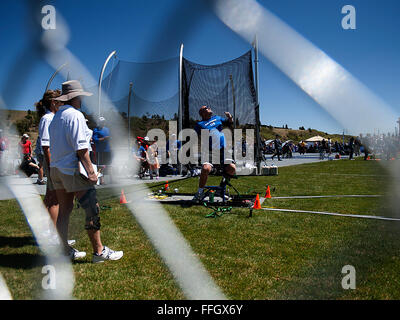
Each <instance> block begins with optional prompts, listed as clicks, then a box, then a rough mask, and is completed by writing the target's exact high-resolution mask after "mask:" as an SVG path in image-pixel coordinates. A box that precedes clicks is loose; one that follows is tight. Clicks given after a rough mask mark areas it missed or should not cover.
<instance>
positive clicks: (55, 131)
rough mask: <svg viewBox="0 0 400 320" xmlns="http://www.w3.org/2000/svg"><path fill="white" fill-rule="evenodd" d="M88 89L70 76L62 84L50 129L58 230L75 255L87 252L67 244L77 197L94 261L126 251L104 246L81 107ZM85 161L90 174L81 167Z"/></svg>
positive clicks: (72, 256)
mask: <svg viewBox="0 0 400 320" xmlns="http://www.w3.org/2000/svg"><path fill="white" fill-rule="evenodd" d="M91 95H92V93H89V92H85V91H84V90H83V88H82V86H81V84H80V82H79V81H77V80H70V81H67V82H64V83H63V84H62V93H61V96H59V97H57V98H54V100H57V101H62V102H64V105H63V106H61V107H60V108H59V110H58V111H57V113H56V114H55V115H54V118H53V121H52V122H51V124H50V127H49V133H50V153H51V164H50V176H51V179H52V182H53V184H54V189H55V190H56V193H57V198H58V201H59V204H60V207H59V214H58V218H57V230H58V232H59V234H60V237H61V239H62V241H63V243H64V245H65V247H66V250H67V251H68V253H69V255H70V257H71V258H72V259H79V258H83V257H85V256H86V253H85V252H80V251H78V250H76V249H74V248H72V247H69V246H68V245H67V237H68V225H69V217H70V214H71V212H72V209H73V201H74V197H76V198H77V199H78V202H79V204H80V206H81V207H82V208H83V209H84V210H85V213H86V223H85V229H86V230H87V233H88V236H89V239H90V241H91V244H92V247H93V258H92V262H93V263H98V262H104V261H106V260H119V259H120V258H122V256H123V252H122V251H114V250H111V249H110V248H108V247H107V246H103V244H102V242H101V237H100V227H101V225H100V215H99V211H100V208H99V204H98V202H97V199H96V189H95V188H94V185H95V184H96V182H97V173H96V172H95V170H94V167H93V165H92V162H91V161H90V157H89V152H90V150H91V148H90V138H91V136H92V131H91V130H90V129H89V128H88V127H87V124H86V121H85V117H84V116H83V114H82V112H80V111H79V109H80V108H81V103H82V97H83V96H91ZM79 162H81V164H82V166H83V168H84V170H85V171H86V176H87V177H83V176H82V174H81V173H82V172H81V173H80V170H79Z"/></svg>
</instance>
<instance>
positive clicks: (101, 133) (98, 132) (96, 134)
mask: <svg viewBox="0 0 400 320" xmlns="http://www.w3.org/2000/svg"><path fill="white" fill-rule="evenodd" d="M109 135H110V130H109V129H108V128H107V127H103V128H99V127H96V128H94V130H93V140H94V144H95V145H96V152H110V151H111V149H110V143H109V141H108V140H107V139H106V140H103V141H100V140H99V138H104V137H107V136H109Z"/></svg>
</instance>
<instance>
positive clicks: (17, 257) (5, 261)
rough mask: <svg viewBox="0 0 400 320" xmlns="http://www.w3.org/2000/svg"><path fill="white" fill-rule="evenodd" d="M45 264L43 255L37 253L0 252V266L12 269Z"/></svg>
mask: <svg viewBox="0 0 400 320" xmlns="http://www.w3.org/2000/svg"><path fill="white" fill-rule="evenodd" d="M45 264H46V259H45V257H44V256H41V255H39V254H30V253H19V254H0V267H5V268H13V269H33V268H36V267H39V266H43V265H45Z"/></svg>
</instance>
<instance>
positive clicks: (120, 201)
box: [119, 189, 128, 204]
mask: <svg viewBox="0 0 400 320" xmlns="http://www.w3.org/2000/svg"><path fill="white" fill-rule="evenodd" d="M119 203H120V204H124V203H128V201H126V198H125V194H124V190H123V189H122V190H121V196H120V197H119Z"/></svg>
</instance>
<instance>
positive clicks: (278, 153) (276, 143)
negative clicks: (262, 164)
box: [271, 135, 282, 161]
mask: <svg viewBox="0 0 400 320" xmlns="http://www.w3.org/2000/svg"><path fill="white" fill-rule="evenodd" d="M274 146H275V152H274V154H273V156H272V157H271V159H272V160H274V158H275V156H278V161H282V159H281V149H282V142H281V140H280V139H279V136H278V135H276V136H275V140H274Z"/></svg>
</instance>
